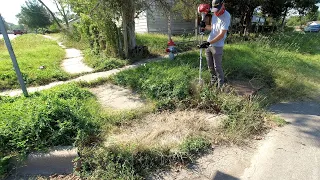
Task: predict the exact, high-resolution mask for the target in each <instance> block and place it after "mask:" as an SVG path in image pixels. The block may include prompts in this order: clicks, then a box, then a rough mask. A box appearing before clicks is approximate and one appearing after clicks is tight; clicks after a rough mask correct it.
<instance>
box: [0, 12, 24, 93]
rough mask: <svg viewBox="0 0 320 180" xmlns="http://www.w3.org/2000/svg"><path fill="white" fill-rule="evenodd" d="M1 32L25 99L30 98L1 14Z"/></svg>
mask: <svg viewBox="0 0 320 180" xmlns="http://www.w3.org/2000/svg"><path fill="white" fill-rule="evenodd" d="M0 30H1V33H2V35H3V39H4V41H5V42H6V46H7V49H8V51H9V54H10V57H11V60H12V63H13V67H14V70H15V71H16V74H17V76H18V80H19V83H20V86H21V89H22V91H23V94H24V96H25V97H27V96H28V91H27V88H26V85H25V83H24V80H23V78H22V74H21V71H20V68H19V65H18V62H17V59H16V56H15V54H14V51H13V48H12V45H11V42H10V39H9V36H8V33H7V30H6V28H5V26H4V20H3V19H2V16H1V14H0Z"/></svg>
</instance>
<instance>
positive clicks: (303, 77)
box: [223, 33, 320, 102]
mask: <svg viewBox="0 0 320 180" xmlns="http://www.w3.org/2000/svg"><path fill="white" fill-rule="evenodd" d="M319 39H320V35H319V34H299V33H288V34H283V35H276V36H273V37H263V38H261V39H259V41H256V42H245V43H238V44H233V45H228V46H226V47H225V53H224V62H223V63H224V67H225V72H226V74H227V77H228V79H236V78H246V79H259V80H260V81H262V82H263V84H264V89H262V91H264V92H265V93H266V97H267V98H268V99H269V100H270V102H277V101H282V100H297V99H301V98H315V97H317V96H319V88H320V61H319V59H320V54H319V50H318V48H319V46H318V43H317V42H318V41H319ZM290 40H291V41H290Z"/></svg>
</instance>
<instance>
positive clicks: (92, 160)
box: [79, 137, 210, 179]
mask: <svg viewBox="0 0 320 180" xmlns="http://www.w3.org/2000/svg"><path fill="white" fill-rule="evenodd" d="M209 147H210V143H209V142H207V141H206V140H205V139H204V138H201V137H190V138H188V139H186V140H185V142H182V144H181V148H180V149H179V150H178V152H172V151H170V150H166V149H137V148H135V147H134V146H131V147H108V148H105V147H100V148H92V149H84V150H83V151H82V152H81V162H82V167H81V170H80V172H79V173H80V174H81V175H82V177H86V178H89V179H144V178H145V177H146V176H147V175H148V174H149V173H150V172H152V171H154V170H156V169H159V168H166V167H169V166H170V165H173V164H175V163H181V164H185V163H190V162H192V161H193V159H194V157H195V155H197V154H200V153H203V152H205V151H206V150H208V148H209Z"/></svg>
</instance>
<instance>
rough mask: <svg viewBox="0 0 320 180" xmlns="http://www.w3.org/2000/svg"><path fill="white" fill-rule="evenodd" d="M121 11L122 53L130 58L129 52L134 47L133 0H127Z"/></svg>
mask: <svg viewBox="0 0 320 180" xmlns="http://www.w3.org/2000/svg"><path fill="white" fill-rule="evenodd" d="M122 11H123V12H122V26H123V39H124V41H123V42H124V43H123V46H124V54H125V57H126V58H130V56H131V54H130V52H131V51H132V50H133V49H134V48H135V47H136V34H135V22H134V15H135V8H134V2H133V0H128V3H127V4H125V6H123V8H122Z"/></svg>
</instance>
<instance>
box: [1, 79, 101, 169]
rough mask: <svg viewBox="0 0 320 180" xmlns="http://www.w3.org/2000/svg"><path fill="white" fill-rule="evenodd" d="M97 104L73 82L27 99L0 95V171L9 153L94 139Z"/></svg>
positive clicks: (89, 94) (20, 152)
mask: <svg viewBox="0 0 320 180" xmlns="http://www.w3.org/2000/svg"><path fill="white" fill-rule="evenodd" d="M99 107H100V106H99V104H98V103H97V102H96V100H95V97H94V96H93V95H92V94H91V93H90V92H88V91H86V90H84V89H79V88H78V87H77V86H75V85H63V86H60V87H56V88H54V89H52V90H47V91H44V92H41V93H35V94H32V95H31V96H30V97H28V98H25V97H16V98H10V97H0V108H1V114H0V159H1V161H0V164H1V165H2V167H1V168H0V169H1V170H0V171H1V172H2V173H3V172H4V169H5V166H4V165H5V164H6V163H7V160H6V159H8V157H10V156H11V155H15V154H20V155H24V154H27V153H29V152H31V151H39V150H45V149H47V148H49V147H53V146H58V145H59V146H64V145H73V144H75V145H77V146H83V145H89V144H90V142H92V141H93V140H95V139H97V138H98V134H99V126H98V124H99V121H100V119H101V118H100V111H99Z"/></svg>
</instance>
